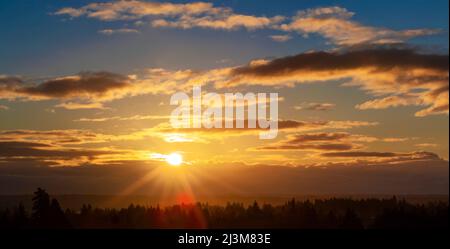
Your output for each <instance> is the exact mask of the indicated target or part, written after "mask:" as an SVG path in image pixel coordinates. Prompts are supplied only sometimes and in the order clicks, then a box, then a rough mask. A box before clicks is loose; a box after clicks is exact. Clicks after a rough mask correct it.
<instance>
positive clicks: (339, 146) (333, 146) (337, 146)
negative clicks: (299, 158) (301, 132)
mask: <svg viewBox="0 0 450 249" xmlns="http://www.w3.org/2000/svg"><path fill="white" fill-rule="evenodd" d="M355 148H357V147H356V145H354V144H350V143H348V144H345V143H329V144H289V142H286V144H280V145H271V146H264V147H260V148H258V149H259V150H320V151H326V150H330V151H347V150H352V149H355Z"/></svg>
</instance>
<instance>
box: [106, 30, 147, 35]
mask: <svg viewBox="0 0 450 249" xmlns="http://www.w3.org/2000/svg"><path fill="white" fill-rule="evenodd" d="M98 33H100V34H102V35H114V34H139V33H140V31H139V30H137V29H102V30H99V31H98Z"/></svg>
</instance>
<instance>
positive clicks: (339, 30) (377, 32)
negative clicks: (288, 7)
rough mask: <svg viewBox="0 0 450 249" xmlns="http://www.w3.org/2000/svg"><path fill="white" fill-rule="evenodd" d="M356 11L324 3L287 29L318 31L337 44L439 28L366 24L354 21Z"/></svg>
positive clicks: (388, 39) (396, 39) (389, 39)
mask: <svg viewBox="0 0 450 249" xmlns="http://www.w3.org/2000/svg"><path fill="white" fill-rule="evenodd" d="M353 15H354V13H353V12H350V11H348V10H347V9H345V8H341V7H324V8H316V9H308V10H305V11H299V12H298V14H297V16H295V17H294V18H293V19H292V22H291V23H289V24H283V25H281V29H282V30H284V31H296V32H299V33H300V34H304V35H308V34H311V33H316V34H320V35H322V36H324V37H325V38H327V39H329V40H330V41H332V42H333V43H335V44H337V45H345V46H349V45H355V44H387V43H403V42H405V41H406V40H409V39H411V38H414V37H417V36H427V35H433V34H437V33H439V32H440V31H439V30H433V29H411V30H401V31H394V30H390V29H387V28H377V27H370V26H364V25H362V24H359V23H357V22H354V21H351V20H350V18H351V17H353Z"/></svg>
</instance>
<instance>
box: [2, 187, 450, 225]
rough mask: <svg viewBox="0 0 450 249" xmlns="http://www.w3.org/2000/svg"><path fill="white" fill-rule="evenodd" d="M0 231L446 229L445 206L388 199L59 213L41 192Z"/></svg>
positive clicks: (10, 214) (10, 213) (6, 218)
mask: <svg viewBox="0 0 450 249" xmlns="http://www.w3.org/2000/svg"><path fill="white" fill-rule="evenodd" d="M0 228H3V229H22V228H25V229H27V228H38V229H41V228H43V229H45V228H62V229H71V228H77V229H91V228H107V229H111V228H112V229H124V228H125V229H130V228H132V229H161V228H163V229H166V228H170V229H171V228H174V229H175V228H177V229H184V228H212V229H220V228H275V229H276V228H293V229H428V228H448V202H430V203H427V204H412V203H409V202H406V201H405V200H399V199H397V198H396V197H392V198H390V199H361V200H355V199H347V198H330V199H323V200H314V201H309V200H306V201H296V200H295V199H292V200H290V201H288V202H286V203H285V204H282V205H276V206H275V205H271V204H259V203H257V202H254V203H253V204H251V205H244V204H242V203H228V204H226V205H224V206H219V205H209V204H201V203H197V204H179V205H173V206H168V207H160V206H150V207H148V206H139V205H133V204H131V205H130V206H129V207H128V208H121V209H115V208H96V207H92V206H91V205H89V204H86V205H83V206H82V207H81V209H80V210H72V209H66V210H63V209H62V208H61V206H60V204H59V202H58V200H56V199H54V198H51V197H50V195H49V194H48V193H47V192H46V191H45V190H43V189H41V188H38V189H37V190H36V192H34V196H33V206H32V210H31V213H28V212H27V210H26V209H25V207H24V205H22V204H19V205H17V206H16V207H14V208H12V209H9V208H7V209H4V210H0Z"/></svg>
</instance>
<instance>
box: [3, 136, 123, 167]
mask: <svg viewBox="0 0 450 249" xmlns="http://www.w3.org/2000/svg"><path fill="white" fill-rule="evenodd" d="M120 153H121V152H120V151H117V150H112V149H82V148H64V147H56V146H52V145H49V144H44V143H37V142H19V141H6V142H4V141H2V142H0V161H2V162H11V161H15V160H25V159H27V160H30V161H36V162H39V161H40V162H48V163H50V164H51V165H53V166H57V165H59V166H62V165H64V166H77V165H80V164H83V163H87V162H91V161H92V162H93V161H95V160H96V159H97V158H99V157H101V156H105V155H107V156H113V155H115V154H120Z"/></svg>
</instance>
